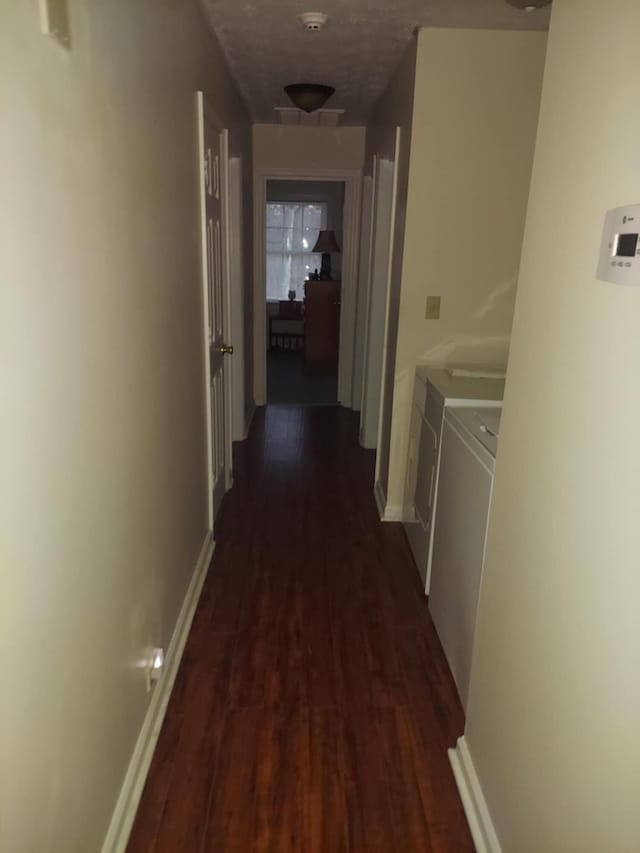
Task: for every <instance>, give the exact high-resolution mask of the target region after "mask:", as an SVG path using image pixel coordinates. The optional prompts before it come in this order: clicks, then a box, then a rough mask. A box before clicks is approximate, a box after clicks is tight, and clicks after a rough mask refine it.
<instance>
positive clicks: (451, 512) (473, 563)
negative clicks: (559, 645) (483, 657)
mask: <svg viewBox="0 0 640 853" xmlns="http://www.w3.org/2000/svg"><path fill="white" fill-rule="evenodd" d="M501 413H502V410H501V409H497V408H450V409H446V410H445V415H444V426H443V434H442V451H441V457H440V473H439V484H438V512H437V515H436V518H435V525H434V533H433V557H432V565H431V587H430V590H429V609H430V611H431V615H432V617H433V621H434V623H435V626H436V630H437V632H438V636H439V637H440V642H441V643H442V648H443V649H444V653H445V655H446V658H447V661H448V663H449V667H450V669H451V672H452V674H453V677H454V679H455V682H456V685H457V687H458V693H459V695H460V700H461V702H462V705H463V707H464V708H465V710H466V708H467V699H468V692H469V680H470V676H471V661H472V658H473V645H474V637H475V628H476V613H477V609H478V598H479V595H480V584H481V581H482V570H483V564H484V551H485V543H486V538H487V526H488V522H489V507H490V503H491V493H492V489H493V472H494V468H495V458H496V453H497V449H498V435H499V431H500V415H501Z"/></svg>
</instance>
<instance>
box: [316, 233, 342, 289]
mask: <svg viewBox="0 0 640 853" xmlns="http://www.w3.org/2000/svg"><path fill="white" fill-rule="evenodd" d="M311 251H312V252H321V253H322V263H321V265H320V278H321V279H323V280H325V281H326V280H327V279H331V252H339V251H340V246H338V243H337V242H336V235H335V234H334V232H333V231H321V232H320V234H319V235H318V239H317V240H316V244H315V246H314V247H313V249H312V250H311Z"/></svg>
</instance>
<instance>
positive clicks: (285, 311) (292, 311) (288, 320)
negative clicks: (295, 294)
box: [269, 299, 304, 350]
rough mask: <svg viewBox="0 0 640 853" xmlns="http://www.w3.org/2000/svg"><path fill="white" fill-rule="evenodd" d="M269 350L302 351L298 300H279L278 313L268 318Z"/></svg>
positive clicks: (299, 303)
mask: <svg viewBox="0 0 640 853" xmlns="http://www.w3.org/2000/svg"><path fill="white" fill-rule="evenodd" d="M269 347H270V348H271V349H286V350H302V349H304V319H303V305H302V302H301V301H299V300H293V301H291V300H288V299H281V300H280V301H279V306H278V313H277V314H275V315H274V316H273V317H269Z"/></svg>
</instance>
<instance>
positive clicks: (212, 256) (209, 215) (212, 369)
mask: <svg viewBox="0 0 640 853" xmlns="http://www.w3.org/2000/svg"><path fill="white" fill-rule="evenodd" d="M198 125H199V141H200V146H199V148H200V199H201V203H200V212H201V220H202V223H201V224H202V266H203V302H204V340H205V382H206V390H205V396H206V403H207V406H206V408H207V457H208V469H209V470H208V475H209V524H210V528H211V530H213V524H214V520H215V517H216V515H217V512H218V509H219V508H220V503H221V501H222V498H223V497H224V494H225V492H226V491H227V489H228V488H229V487H230V485H231V454H230V434H229V423H228V421H229V417H228V414H229V411H228V397H229V394H228V391H229V389H228V387H227V386H228V384H229V376H230V371H229V369H228V366H227V365H226V364H225V356H228V355H231V354H232V353H233V347H232V346H229V345H227V344H226V343H225V331H226V329H228V328H229V315H228V312H229V304H228V303H229V300H228V288H227V286H226V277H227V273H228V270H227V231H226V226H227V215H226V205H227V191H226V180H227V160H228V157H227V133H226V131H225V130H224V129H223V128H221V127H220V126H219V125H218V123H217V121H216V119H215V117H214V116H213V115H212V114H211V109H210V108H209V107H208V106H207V101H206V100H205V98H204V96H203V94H202V92H198Z"/></svg>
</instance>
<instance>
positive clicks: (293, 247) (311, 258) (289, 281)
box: [267, 202, 327, 299]
mask: <svg viewBox="0 0 640 853" xmlns="http://www.w3.org/2000/svg"><path fill="white" fill-rule="evenodd" d="M326 223H327V205H326V204H323V203H320V202H318V203H313V204H297V203H290V202H277V203H274V202H268V203H267V299H286V298H287V294H288V292H289V291H290V290H295V292H296V297H297V298H298V299H301V298H302V295H303V292H302V288H303V283H304V281H305V279H307V278H308V277H309V273H312V272H313V271H314V269H318V270H319V269H320V262H321V259H322V255H314V253H313V252H312V251H311V249H312V248H313V246H314V245H315V242H316V240H317V239H318V233H319V232H320V231H321V230H322V229H324V228H326V227H327V224H326Z"/></svg>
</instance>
